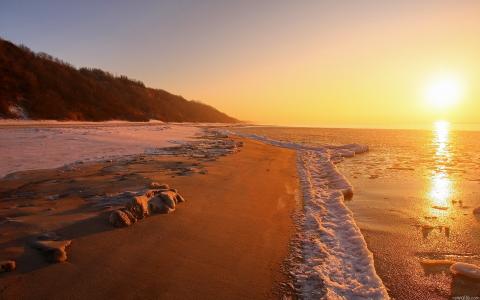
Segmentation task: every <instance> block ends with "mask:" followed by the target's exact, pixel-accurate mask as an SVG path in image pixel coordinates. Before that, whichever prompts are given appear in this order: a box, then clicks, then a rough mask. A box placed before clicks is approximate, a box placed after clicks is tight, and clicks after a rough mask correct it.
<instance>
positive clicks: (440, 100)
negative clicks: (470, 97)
mask: <svg viewBox="0 0 480 300" xmlns="http://www.w3.org/2000/svg"><path fill="white" fill-rule="evenodd" d="M462 96H463V84H462V82H461V80H460V79H459V78H458V77H456V76H454V75H451V74H442V75H440V76H436V77H434V78H432V79H431V80H430V82H429V83H428V84H427V86H426V88H425V98H426V100H427V102H428V105H429V106H430V107H431V108H437V109H445V108H450V107H452V106H454V105H455V104H456V103H457V102H458V101H459V100H460V99H461V98H462Z"/></svg>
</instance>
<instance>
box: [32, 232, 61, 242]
mask: <svg viewBox="0 0 480 300" xmlns="http://www.w3.org/2000/svg"><path fill="white" fill-rule="evenodd" d="M59 239H60V237H59V236H58V234H56V233H55V232H53V231H50V232H44V233H42V234H40V235H39V236H37V240H39V241H58V240H59Z"/></svg>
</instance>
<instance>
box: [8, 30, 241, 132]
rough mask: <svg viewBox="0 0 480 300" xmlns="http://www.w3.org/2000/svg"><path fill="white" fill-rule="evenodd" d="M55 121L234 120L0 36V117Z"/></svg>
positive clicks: (133, 81) (206, 107)
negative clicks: (17, 44)
mask: <svg viewBox="0 0 480 300" xmlns="http://www.w3.org/2000/svg"><path fill="white" fill-rule="evenodd" d="M23 113H25V115H26V116H28V118H30V119H54V120H88V121H104V120H129V121H148V120H150V119H156V120H161V121H167V122H225V123H228V122H236V121H237V120H235V119H234V118H232V117H229V116H227V115H226V114H224V113H222V112H220V111H218V110H216V109H215V108H213V107H211V106H208V105H206V104H203V103H200V102H197V101H188V100H185V99H184V98H183V97H181V96H177V95H173V94H170V93H168V92H166V91H164V90H159V89H153V88H148V87H145V85H144V84H143V83H142V82H140V81H136V80H132V79H129V78H127V77H125V76H119V77H117V76H113V75H112V74H110V73H108V72H105V71H102V70H100V69H91V68H80V69H76V68H75V67H73V66H72V65H70V64H68V63H66V62H63V61H61V60H59V59H56V58H54V57H52V56H50V55H48V54H45V53H34V52H32V51H31V50H30V49H28V48H27V47H25V46H16V45H14V44H13V43H11V42H9V41H6V40H3V39H0V117H3V118H17V117H19V116H20V115H22V114H23Z"/></svg>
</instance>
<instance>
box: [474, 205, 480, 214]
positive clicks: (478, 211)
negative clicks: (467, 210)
mask: <svg viewBox="0 0 480 300" xmlns="http://www.w3.org/2000/svg"><path fill="white" fill-rule="evenodd" d="M473 214H474V215H480V206H479V207H477V208H475V209H474V210H473Z"/></svg>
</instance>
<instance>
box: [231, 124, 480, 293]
mask: <svg viewBox="0 0 480 300" xmlns="http://www.w3.org/2000/svg"><path fill="white" fill-rule="evenodd" d="M237 130H238V131H240V132H242V133H248V134H256V135H261V136H266V137H269V138H271V139H275V140H283V141H290V142H296V143H301V144H306V145H314V146H322V145H343V144H350V143H358V144H363V145H368V146H369V148H370V151H369V152H368V153H366V154H361V155H357V156H355V157H354V158H350V159H346V160H345V161H343V162H341V163H340V164H338V165H337V167H338V169H339V170H340V171H341V172H342V173H343V174H344V175H345V176H346V177H347V178H348V180H349V181H350V182H351V183H352V185H353V186H354V188H355V195H354V198H353V200H351V201H349V202H347V206H348V207H349V208H350V209H351V210H352V211H353V213H354V218H355V221H356V222H357V224H358V226H359V227H360V228H361V231H362V233H363V235H364V237H365V240H366V241H367V244H368V247H369V248H370V250H371V251H372V252H373V254H374V257H375V267H376V269H377V273H378V274H379V276H380V277H381V278H382V280H383V281H384V284H385V285H386V286H387V288H388V289H389V293H390V295H391V296H393V297H395V298H397V299H427V298H428V299H434V298H440V299H447V298H451V297H453V296H465V295H468V296H479V295H480V284H479V283H478V282H475V281H469V280H466V279H465V278H458V277H455V276H452V275H451V274H450V272H449V265H448V264H447V265H445V264H442V261H445V260H449V261H460V262H468V263H473V264H477V265H480V216H476V215H475V214H474V213H473V209H475V208H476V207H479V206H480V132H479V131H453V130H450V126H449V124H448V123H445V122H438V123H436V124H433V125H432V129H431V130H392V129H331V128H292V127H249V128H240V129H236V131H237Z"/></svg>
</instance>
